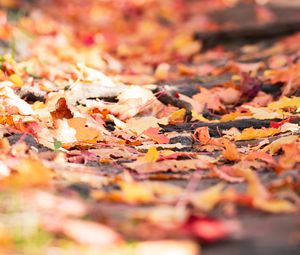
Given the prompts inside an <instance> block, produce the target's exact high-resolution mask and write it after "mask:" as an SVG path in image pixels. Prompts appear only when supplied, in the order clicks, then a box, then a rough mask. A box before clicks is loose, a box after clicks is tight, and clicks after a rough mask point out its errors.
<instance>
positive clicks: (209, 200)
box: [192, 183, 225, 211]
mask: <svg viewBox="0 0 300 255" xmlns="http://www.w3.org/2000/svg"><path fill="white" fill-rule="evenodd" d="M224 186H225V185H224V183H218V184H217V185H215V186H212V187H210V188H208V189H206V190H204V191H201V192H200V193H199V194H198V195H196V196H195V197H193V199H192V201H193V204H194V205H196V207H198V208H201V209H202V210H206V211H210V210H212V209H213V208H214V207H215V206H216V205H217V204H218V203H219V202H220V201H221V199H222V198H223V196H222V193H223V189H224Z"/></svg>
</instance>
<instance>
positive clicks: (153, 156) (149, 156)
mask: <svg viewBox="0 0 300 255" xmlns="http://www.w3.org/2000/svg"><path fill="white" fill-rule="evenodd" d="M158 158H159V152H158V151H157V149H156V147H150V148H149V149H148V151H147V153H146V155H145V161H146V162H149V163H153V162H156V161H157V159H158Z"/></svg>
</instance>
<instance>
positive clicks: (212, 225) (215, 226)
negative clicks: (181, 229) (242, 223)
mask: <svg viewBox="0 0 300 255" xmlns="http://www.w3.org/2000/svg"><path fill="white" fill-rule="evenodd" d="M185 228H186V229H188V230H189V231H190V232H191V233H192V234H193V235H195V236H196V237H198V238H200V239H201V240H203V241H205V242H209V243H211V242H215V241H217V240H220V239H224V238H226V237H228V236H229V235H230V234H231V233H232V232H235V231H237V230H238V229H239V225H238V224H237V223H236V222H230V223H226V221H222V220H218V219H214V218H209V217H196V216H191V217H190V218H189V219H188V221H187V223H186V225H185Z"/></svg>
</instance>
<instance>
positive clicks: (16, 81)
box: [9, 74, 24, 87]
mask: <svg viewBox="0 0 300 255" xmlns="http://www.w3.org/2000/svg"><path fill="white" fill-rule="evenodd" d="M9 80H10V81H11V82H12V83H13V84H14V85H15V86H16V87H22V86H23V85H24V82H23V80H22V78H21V77H20V76H19V75H16V74H12V75H10V76H9Z"/></svg>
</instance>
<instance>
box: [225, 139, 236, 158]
mask: <svg viewBox="0 0 300 255" xmlns="http://www.w3.org/2000/svg"><path fill="white" fill-rule="evenodd" d="M223 144H224V147H225V148H224V150H223V156H224V157H225V158H226V159H228V160H230V161H236V160H238V159H239V158H240V153H239V151H238V149H237V147H236V145H235V144H234V143H233V142H231V141H229V140H228V139H224V140H223Z"/></svg>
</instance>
